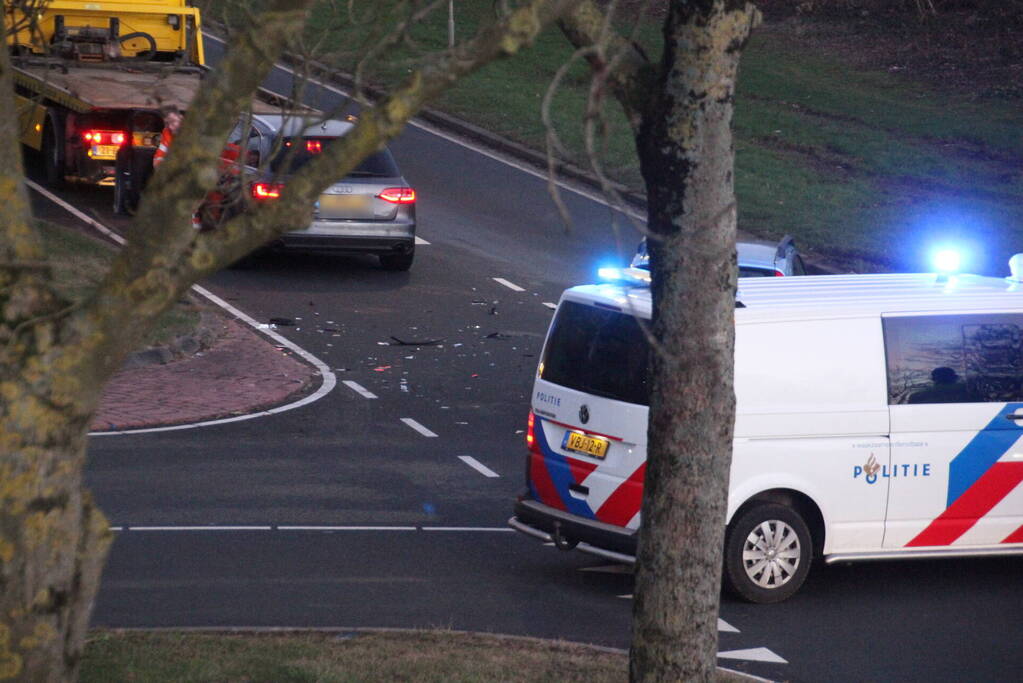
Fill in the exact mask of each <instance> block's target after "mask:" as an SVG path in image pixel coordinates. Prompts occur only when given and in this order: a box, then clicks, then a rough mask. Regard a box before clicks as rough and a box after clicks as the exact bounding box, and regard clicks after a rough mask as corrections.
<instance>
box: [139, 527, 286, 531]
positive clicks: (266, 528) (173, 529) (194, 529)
mask: <svg viewBox="0 0 1023 683" xmlns="http://www.w3.org/2000/svg"><path fill="white" fill-rule="evenodd" d="M126 528H127V529H128V530H129V531H273V527H271V526H132V527H126ZM123 530H124V529H122V531H123Z"/></svg>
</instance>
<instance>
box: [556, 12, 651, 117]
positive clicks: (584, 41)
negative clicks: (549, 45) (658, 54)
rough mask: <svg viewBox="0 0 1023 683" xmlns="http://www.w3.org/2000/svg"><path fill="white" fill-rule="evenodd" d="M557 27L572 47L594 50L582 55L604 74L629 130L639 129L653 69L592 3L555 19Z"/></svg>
mask: <svg viewBox="0 0 1023 683" xmlns="http://www.w3.org/2000/svg"><path fill="white" fill-rule="evenodd" d="M558 27H559V28H560V29H561V32H562V33H564V34H565V37H566V38H568V41H569V42H570V43H572V45H574V46H575V47H576V48H579V49H583V48H588V47H595V46H596V47H598V49H597V50H594V51H589V52H587V53H586V58H587V60H588V61H589V62H590V66H591V67H592V68H593V70H594V71H596V72H598V73H600V74H604V73H605V72H606V73H607V82H608V84H609V85H610V87H611V91H612V92H613V93H614V95H615V98H616V99H617V100H618V101H619V102H620V103H621V105H622V108H623V109H624V110H625V115H626V117H627V118H628V120H629V125H630V126H631V127H632V129H633V131H634V132H635V131H637V130H639V126H640V123H641V121H642V119H643V116H644V114H645V112H646V109H647V103H646V96H647V95H648V94H649V93H650V92H651V90H652V84H653V81H654V78H655V77H656V76H655V69H654V67H653V65H651V63H650V61H649V60H648V59H647V58H646V55H644V54H643V52H642V51H641V50H640V49H639V48H638V47H637V46H636V44H635V43H634V42H632V41H629V40H626V39H625V38H623V37H622V36H621V35H619V34H618V33H616V32H614V31H613V30H611V29H610V24H609V21H608V17H607V16H606V15H605V14H604V12H602V11H601V10H600V8H599V7H598V6H597V4H596V3H595V2H593V0H584V1H583V2H580V3H579V4H578V5H577V6H576V7H575V9H573V10H572V11H571V12H569V13H567V14H565V15H564V16H563V17H562V18H561V19H559V20H558Z"/></svg>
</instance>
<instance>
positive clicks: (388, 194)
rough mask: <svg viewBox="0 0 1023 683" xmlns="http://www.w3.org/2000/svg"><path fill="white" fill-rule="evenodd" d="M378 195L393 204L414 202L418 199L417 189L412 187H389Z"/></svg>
mask: <svg viewBox="0 0 1023 683" xmlns="http://www.w3.org/2000/svg"><path fill="white" fill-rule="evenodd" d="M377 197H379V198H380V199H383V200H384V201H385V202H390V203H392V204H414V203H415V201H416V191H415V190H413V189H412V188H411V187H389V188H387V189H386V190H384V191H383V192H381V193H380V194H378V195H377Z"/></svg>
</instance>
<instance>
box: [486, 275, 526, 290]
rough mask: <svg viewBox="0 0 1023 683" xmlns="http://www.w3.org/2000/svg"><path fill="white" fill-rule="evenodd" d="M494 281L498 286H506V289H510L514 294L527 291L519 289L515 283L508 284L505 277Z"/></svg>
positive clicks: (496, 278)
mask: <svg viewBox="0 0 1023 683" xmlns="http://www.w3.org/2000/svg"><path fill="white" fill-rule="evenodd" d="M493 280H494V282H496V283H497V284H499V285H504V286H505V287H507V288H508V289H510V290H511V291H513V292H524V291H526V290H525V289H523V288H522V287H519V286H518V285H517V284H515V283H514V282H508V281H507V280H505V279H504V278H503V277H495V278H493Z"/></svg>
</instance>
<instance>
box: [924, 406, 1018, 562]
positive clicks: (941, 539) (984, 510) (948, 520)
mask: <svg viewBox="0 0 1023 683" xmlns="http://www.w3.org/2000/svg"><path fill="white" fill-rule="evenodd" d="M1021 408H1023V403H1009V404H1007V405H1006V406H1005V407H1004V408H1002V409H1001V410H999V411H998V415H997V416H995V418H994V419H993V420H991V422H989V423H988V425H987V426H986V427H984V429H982V430H981V431H979V432H977V434H976V436H974V437H973V438H972V439H971V440H970V442H969V443H968V444H966V446H965V447H964V448H963V450H962V451H960V452H959V454H958V455H956V457H955V458H953V460H952V462H951V463H950V465H949V472H948V500H947V503H946V508H945V511H944V512H942V513H941V514H940V515H938V516H937V517H936V518H935V519H934V520H933V521H932V522H931V523H930V524H929V525H928V526H927V528H925V529H924V530H923V531H921V532H920V533H919V534H917V535H916V537H914V538H913V540H911V541H910V542H909V543H907V544H906V545H907V547H917V546H943V545H951V544H952V543H954V542H955V541H956V540H957V539H959V538H960V537H961V536H962V535H963V534H965V533H966V532H967V531H969V530H970V528H971V527H973V526H974V525H975V524H976V523H977V522H978V521H979V520H980V519H981V518H983V517H984V516H985V515H987V514H988V513H989V512H991V510H992V509H994V507H995V506H996V505H998V503H1000V502H1001V501H1002V500H1003V499H1004V498H1005V497H1006V496H1008V495H1009V494H1010V493H1012V491H1013V490H1015V488H1016V487H1017V486H1019V485H1020V483H1021V482H1023V460H1018V459H1017V458H1015V457H1013V456H1014V455H1015V454H1014V453H1012V454H1010V451H1011V450H1012V449H1013V446H1014V445H1015V444H1016V442H1017V441H1019V439H1020V437H1021V436H1023V426H1021V425H1020V424H1018V423H1017V422H1015V421H1013V420H1012V419H1011V418H1009V417H1008V416H1011V415H1014V414H1015V413H1016V411H1017V410H1019V409H1021ZM1010 458H1011V459H1010ZM1001 542H1002V543H1023V526H1021V527H1020V528H1018V529H1016V530H1015V531H1013V532H1012V533H1011V534H1009V535H1008V536H1007V537H1006V538H1004V539H1003V540H1002V541H1001Z"/></svg>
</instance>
